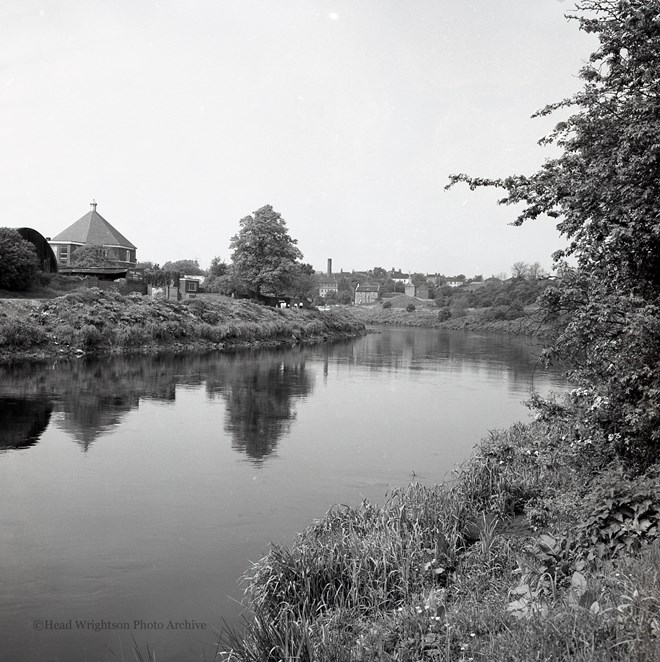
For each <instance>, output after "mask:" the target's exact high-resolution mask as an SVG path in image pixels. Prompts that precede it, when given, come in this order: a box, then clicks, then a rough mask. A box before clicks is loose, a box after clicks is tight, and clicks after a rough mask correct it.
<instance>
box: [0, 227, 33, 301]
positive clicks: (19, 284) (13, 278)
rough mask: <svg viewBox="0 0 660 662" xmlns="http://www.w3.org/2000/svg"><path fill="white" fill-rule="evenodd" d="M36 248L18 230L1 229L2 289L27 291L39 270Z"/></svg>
mask: <svg viewBox="0 0 660 662" xmlns="http://www.w3.org/2000/svg"><path fill="white" fill-rule="evenodd" d="M37 264H38V260H37V252H36V250H35V248H34V246H33V245H32V244H31V243H30V242H29V241H26V240H25V239H23V237H21V235H20V234H18V232H16V230H12V229H11V228H0V289H3V290H13V291H22V290H27V289H28V288H29V287H30V285H31V284H32V283H33V282H34V280H35V278H36V275H37V269H38V266H37Z"/></svg>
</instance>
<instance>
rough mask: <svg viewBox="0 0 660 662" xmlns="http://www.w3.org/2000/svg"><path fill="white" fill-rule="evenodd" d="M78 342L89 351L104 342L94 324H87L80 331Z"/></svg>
mask: <svg viewBox="0 0 660 662" xmlns="http://www.w3.org/2000/svg"><path fill="white" fill-rule="evenodd" d="M76 335H77V340H78V343H79V344H80V345H82V346H83V347H86V348H88V349H92V348H94V347H98V346H99V345H100V344H101V341H102V338H103V336H102V334H101V332H100V331H99V329H98V328H96V327H95V326H94V325H93V324H85V325H83V327H82V328H81V329H80V331H78V333H77V334H76Z"/></svg>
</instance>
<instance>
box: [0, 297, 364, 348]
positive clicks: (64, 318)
mask: <svg viewBox="0 0 660 662" xmlns="http://www.w3.org/2000/svg"><path fill="white" fill-rule="evenodd" d="M363 332H364V326H363V325H362V323H361V322H359V321H358V320H356V319H355V318H354V317H353V316H352V315H350V313H348V312H347V311H345V310H343V309H337V310H333V311H328V312H319V311H310V310H296V309H276V308H268V307H266V306H262V305H259V304H256V303H252V302H249V301H235V300H233V299H230V298H228V297H223V296H220V295H209V296H208V297H199V298H196V299H189V300H185V301H181V302H177V301H166V300H163V299H151V298H148V297H144V296H141V295H139V294H129V295H122V294H120V293H118V292H116V291H113V290H106V291H102V290H99V289H96V288H91V289H80V290H75V291H73V292H71V293H69V294H65V295H63V296H59V297H55V298H43V299H35V298H25V299H0V360H5V361H7V360H17V359H21V358H46V357H53V356H58V355H70V354H83V353H94V354H103V353H119V352H152V351H158V350H168V351H171V350H176V351H183V350H191V349H212V348H215V349H230V348H236V347H246V346H254V345H257V344H259V345H280V344H292V343H297V342H312V341H322V340H327V339H330V338H337V337H346V336H355V335H360V334H361V333H363Z"/></svg>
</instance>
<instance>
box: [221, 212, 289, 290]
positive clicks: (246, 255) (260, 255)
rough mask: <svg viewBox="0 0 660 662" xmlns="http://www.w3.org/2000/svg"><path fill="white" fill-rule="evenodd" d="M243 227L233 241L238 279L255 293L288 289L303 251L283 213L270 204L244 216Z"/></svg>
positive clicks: (234, 261) (233, 259)
mask: <svg viewBox="0 0 660 662" xmlns="http://www.w3.org/2000/svg"><path fill="white" fill-rule="evenodd" d="M240 228H241V229H240V231H239V232H238V234H236V235H234V236H233V237H232V240H231V244H230V247H231V249H232V250H233V253H232V262H233V265H234V269H235V273H236V277H237V279H238V281H239V282H240V283H241V284H242V286H243V287H244V288H245V289H246V290H248V291H249V292H251V293H252V294H253V295H254V296H258V295H259V294H262V293H273V294H282V293H284V292H286V291H288V289H289V287H290V286H291V281H292V278H293V277H294V276H295V275H296V274H299V273H300V272H299V271H298V269H297V266H296V263H297V260H299V259H301V258H302V253H301V252H300V251H299V250H298V248H297V247H296V244H297V243H298V242H297V240H296V239H292V238H291V237H290V236H289V231H288V229H287V227H286V222H285V221H284V219H283V218H282V216H281V215H280V214H279V213H278V212H276V211H275V210H274V209H273V208H272V206H271V205H266V206H264V207H261V208H260V209H258V210H257V211H255V212H254V214H253V215H250V216H246V217H245V218H242V219H241V221H240Z"/></svg>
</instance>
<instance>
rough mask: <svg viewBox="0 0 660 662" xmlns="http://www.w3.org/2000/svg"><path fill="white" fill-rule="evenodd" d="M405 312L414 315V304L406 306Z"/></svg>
mask: <svg viewBox="0 0 660 662" xmlns="http://www.w3.org/2000/svg"><path fill="white" fill-rule="evenodd" d="M406 312H407V313H414V312H415V304H414V303H409V304H408V305H407V306H406Z"/></svg>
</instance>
